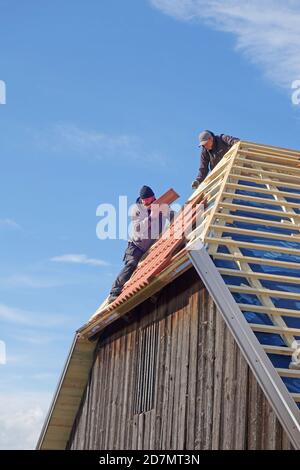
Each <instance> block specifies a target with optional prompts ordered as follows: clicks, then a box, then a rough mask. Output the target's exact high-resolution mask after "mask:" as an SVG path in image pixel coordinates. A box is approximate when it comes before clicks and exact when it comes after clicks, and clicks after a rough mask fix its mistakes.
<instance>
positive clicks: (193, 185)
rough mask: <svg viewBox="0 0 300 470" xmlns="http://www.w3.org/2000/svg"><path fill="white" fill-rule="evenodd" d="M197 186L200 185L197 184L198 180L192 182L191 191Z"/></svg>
mask: <svg viewBox="0 0 300 470" xmlns="http://www.w3.org/2000/svg"><path fill="white" fill-rule="evenodd" d="M199 184H200V183H199V181H198V180H194V181H193V182H192V188H193V189H197V188H198V186H199Z"/></svg>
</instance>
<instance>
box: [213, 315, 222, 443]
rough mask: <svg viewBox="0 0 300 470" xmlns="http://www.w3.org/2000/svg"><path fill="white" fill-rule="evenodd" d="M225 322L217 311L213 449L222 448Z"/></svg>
mask: <svg viewBox="0 0 300 470" xmlns="http://www.w3.org/2000/svg"><path fill="white" fill-rule="evenodd" d="M224 338H225V322H224V320H223V318H222V317H221V315H220V313H219V312H218V311H217V310H216V334H215V366H214V395H213V427H212V449H213V450H219V449H220V448H221V435H222V421H223V396H224V393H223V390H224V358H225V343H224Z"/></svg>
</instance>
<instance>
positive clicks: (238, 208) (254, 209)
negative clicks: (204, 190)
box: [218, 198, 300, 228]
mask: <svg viewBox="0 0 300 470" xmlns="http://www.w3.org/2000/svg"><path fill="white" fill-rule="evenodd" d="M233 199H234V198H233ZM220 207H224V208H226V209H230V210H232V211H244V212H255V213H256V214H265V215H270V216H276V217H281V218H282V219H300V214H294V213H293V212H283V211H276V210H272V209H264V208H262V207H254V206H246V205H244V204H232V203H229V202H220V203H219V207H218V209H219V208H220ZM296 228H297V226H296Z"/></svg>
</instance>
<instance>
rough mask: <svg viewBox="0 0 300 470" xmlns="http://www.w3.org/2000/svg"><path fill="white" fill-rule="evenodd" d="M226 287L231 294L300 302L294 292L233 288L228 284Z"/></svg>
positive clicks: (298, 295) (299, 297)
mask: <svg viewBox="0 0 300 470" xmlns="http://www.w3.org/2000/svg"><path fill="white" fill-rule="evenodd" d="M227 287H228V289H229V290H230V291H231V292H239V293H243V294H250V295H268V296H269V297H273V298H274V297H276V298H280V299H292V300H300V294H298V293H295V292H285V291H281V290H272V289H254V288H253V287H248V286H233V285H230V284H227Z"/></svg>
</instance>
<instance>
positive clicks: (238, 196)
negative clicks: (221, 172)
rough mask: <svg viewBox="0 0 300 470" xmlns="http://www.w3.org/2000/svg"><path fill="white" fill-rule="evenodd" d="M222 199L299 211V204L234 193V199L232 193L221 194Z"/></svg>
mask: <svg viewBox="0 0 300 470" xmlns="http://www.w3.org/2000/svg"><path fill="white" fill-rule="evenodd" d="M222 198H230V199H240V200H241V201H248V202H259V203H260V204H267V205H268V206H280V207H281V206H286V207H292V208H293V209H300V204H297V203H296V202H288V201H284V202H283V201H278V200H276V199H267V198H263V197H259V196H248V194H236V193H234V197H233V195H232V193H227V192H224V193H223V194H222Z"/></svg>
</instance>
